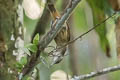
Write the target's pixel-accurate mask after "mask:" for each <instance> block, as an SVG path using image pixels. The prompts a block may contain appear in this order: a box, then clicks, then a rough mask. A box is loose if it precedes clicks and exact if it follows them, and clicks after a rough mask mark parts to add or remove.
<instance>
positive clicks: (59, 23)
mask: <svg viewBox="0 0 120 80" xmlns="http://www.w3.org/2000/svg"><path fill="white" fill-rule="evenodd" d="M80 1H81V0H71V1H70V4H69V5H68V7H67V8H66V10H65V12H64V14H63V15H62V16H61V18H59V19H58V20H57V22H56V24H55V25H53V28H52V29H51V30H50V31H48V33H47V34H46V35H45V36H44V37H43V39H42V40H41V41H40V42H39V44H38V50H37V53H36V54H35V55H32V56H31V59H30V61H29V62H28V63H27V64H26V65H25V67H24V68H23V70H22V72H21V75H23V76H25V75H27V74H28V73H30V72H31V70H32V69H33V68H34V67H35V65H37V64H38V58H39V56H40V53H41V52H42V51H43V50H44V49H45V48H46V47H47V46H48V44H49V43H50V42H51V41H52V40H53V39H54V38H55V36H56V35H57V33H58V32H59V31H60V29H61V28H62V25H63V24H64V22H65V20H67V19H68V17H69V16H70V14H71V12H72V11H73V10H74V8H75V7H76V6H77V4H78V3H79V2H80ZM43 27H44V26H43Z"/></svg>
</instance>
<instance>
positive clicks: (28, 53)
mask: <svg viewBox="0 0 120 80" xmlns="http://www.w3.org/2000/svg"><path fill="white" fill-rule="evenodd" d="M21 49H22V50H23V51H24V52H25V53H26V54H27V55H29V56H31V54H30V51H29V50H28V49H27V48H25V47H24V48H21Z"/></svg>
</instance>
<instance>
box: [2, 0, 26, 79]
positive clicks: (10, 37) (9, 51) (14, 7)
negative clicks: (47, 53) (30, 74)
mask: <svg viewBox="0 0 120 80" xmlns="http://www.w3.org/2000/svg"><path fill="white" fill-rule="evenodd" d="M21 4H22V0H0V80H16V75H17V74H18V70H17V68H16V66H15V65H16V62H17V61H19V60H20V54H24V52H22V51H21V50H20V49H19V48H20V47H22V46H23V45H24V44H22V45H20V43H21V42H22V43H24V41H23V9H22V6H21ZM18 56H19V57H18Z"/></svg>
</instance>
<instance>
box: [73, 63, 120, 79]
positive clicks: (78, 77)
mask: <svg viewBox="0 0 120 80" xmlns="http://www.w3.org/2000/svg"><path fill="white" fill-rule="evenodd" d="M118 70H120V65H117V66H113V67H108V68H104V69H102V70H99V71H97V72H91V73H89V74H85V75H80V76H75V77H74V78H72V79H71V80H86V79H90V78H93V77H96V76H100V75H103V74H107V73H110V72H114V71H118Z"/></svg>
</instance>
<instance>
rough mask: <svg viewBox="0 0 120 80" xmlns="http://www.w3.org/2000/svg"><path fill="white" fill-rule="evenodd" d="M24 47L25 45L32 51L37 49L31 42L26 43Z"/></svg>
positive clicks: (34, 51)
mask: <svg viewBox="0 0 120 80" xmlns="http://www.w3.org/2000/svg"><path fill="white" fill-rule="evenodd" d="M25 47H26V48H27V49H28V50H30V51H32V52H33V53H36V51H37V49H38V48H37V46H36V45H35V44H32V43H30V44H28V45H26V46H25Z"/></svg>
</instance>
